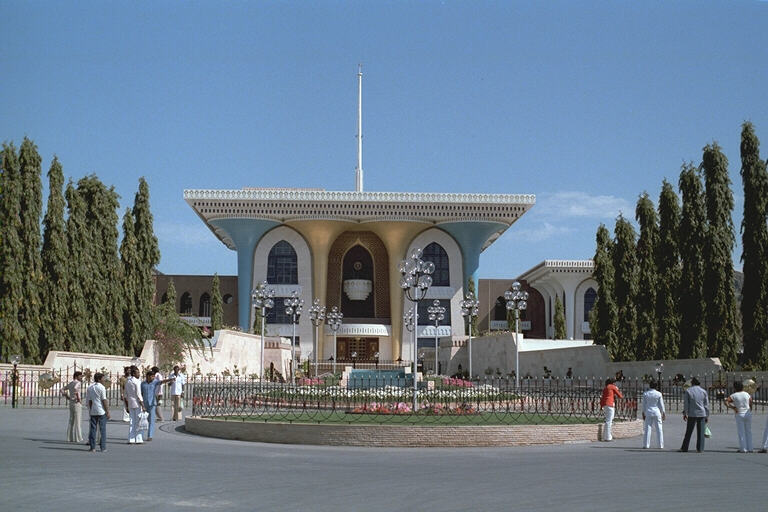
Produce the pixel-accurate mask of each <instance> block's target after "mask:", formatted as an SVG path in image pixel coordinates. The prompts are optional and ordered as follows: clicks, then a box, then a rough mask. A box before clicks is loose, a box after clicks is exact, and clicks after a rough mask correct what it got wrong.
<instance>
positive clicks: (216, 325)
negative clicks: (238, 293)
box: [211, 274, 224, 332]
mask: <svg viewBox="0 0 768 512" xmlns="http://www.w3.org/2000/svg"><path fill="white" fill-rule="evenodd" d="M223 319H224V311H223V310H222V301H221V286H220V284H219V274H213V283H211V331H213V332H215V331H218V330H221V325H222V323H223Z"/></svg>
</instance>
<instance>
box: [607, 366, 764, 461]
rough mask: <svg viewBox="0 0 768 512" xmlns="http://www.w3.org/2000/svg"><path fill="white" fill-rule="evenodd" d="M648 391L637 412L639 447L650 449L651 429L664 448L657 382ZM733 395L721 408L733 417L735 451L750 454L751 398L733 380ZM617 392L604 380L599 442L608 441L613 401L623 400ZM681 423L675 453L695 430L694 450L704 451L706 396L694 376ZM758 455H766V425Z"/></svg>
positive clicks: (662, 412) (661, 402) (661, 401)
mask: <svg viewBox="0 0 768 512" xmlns="http://www.w3.org/2000/svg"><path fill="white" fill-rule="evenodd" d="M648 388H649V389H648V390H647V391H645V392H644V393H643V397H642V400H641V403H640V409H641V411H642V415H643V448H646V449H647V448H650V447H651V434H652V430H653V431H655V432H656V439H657V446H658V448H664V430H663V428H662V422H663V421H664V420H666V418H667V416H666V410H665V408H664V398H663V396H662V394H661V392H659V391H658V389H656V388H657V383H656V381H654V380H651V381H650V382H649V383H648ZM733 390H734V392H733V394H731V395H730V396H728V397H726V398H725V405H726V407H728V408H729V409H732V410H733V411H734V415H735V418H736V432H737V435H738V439H739V450H738V451H739V452H741V453H749V452H752V451H753V450H752V396H751V395H750V394H749V393H747V392H746V391H744V384H743V383H742V382H739V381H736V382H734V383H733ZM623 397H624V396H623V395H622V393H621V391H620V390H619V388H618V387H617V386H616V384H615V380H614V379H607V380H606V381H605V387H604V388H603V394H602V397H601V398H600V406H601V407H602V408H603V413H604V415H605V424H604V427H603V441H612V440H613V436H612V433H611V428H612V426H613V417H614V413H615V403H616V399H618V398H623ZM683 421H685V422H686V425H685V435H684V437H683V444H682V446H681V447H680V449H679V450H678V451H680V452H687V451H688V447H689V446H690V443H691V437H692V436H693V431H694V429H695V430H696V451H697V452H702V451H704V442H705V439H706V438H707V437H708V436H709V434H708V431H709V429H708V426H707V423H708V422H709V394H708V393H707V391H706V390H705V389H704V388H702V387H701V382H699V380H698V379H697V378H696V377H693V378H691V385H690V387H688V389H686V390H685V393H684V394H683ZM759 451H760V453H766V452H768V422H766V426H765V432H764V433H763V443H762V447H761V449H760V450H759Z"/></svg>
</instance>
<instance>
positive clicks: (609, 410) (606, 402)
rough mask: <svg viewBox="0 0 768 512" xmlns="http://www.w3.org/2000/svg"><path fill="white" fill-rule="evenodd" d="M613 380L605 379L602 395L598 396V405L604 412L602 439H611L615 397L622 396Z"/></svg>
mask: <svg viewBox="0 0 768 512" xmlns="http://www.w3.org/2000/svg"><path fill="white" fill-rule="evenodd" d="M614 382H615V381H614V380H613V379H611V378H609V379H606V380H605V388H603V396H602V397H600V407H602V408H603V414H605V425H604V426H603V441H606V442H607V441H613V434H612V432H611V429H612V427H613V416H614V414H615V413H616V398H624V395H622V394H621V391H619V388H617V387H616V385H615V384H614Z"/></svg>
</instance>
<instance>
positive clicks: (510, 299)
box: [504, 281, 528, 389]
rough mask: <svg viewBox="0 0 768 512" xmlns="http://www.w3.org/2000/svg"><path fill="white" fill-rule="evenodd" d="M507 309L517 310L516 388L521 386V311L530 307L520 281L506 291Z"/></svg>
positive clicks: (526, 293)
mask: <svg viewBox="0 0 768 512" xmlns="http://www.w3.org/2000/svg"><path fill="white" fill-rule="evenodd" d="M504 299H505V300H506V301H507V311H514V312H515V389H518V388H519V387H520V312H521V311H525V309H526V308H527V307H528V292H526V291H523V290H522V289H521V287H520V282H519V281H515V282H514V283H512V289H511V290H507V291H506V292H504Z"/></svg>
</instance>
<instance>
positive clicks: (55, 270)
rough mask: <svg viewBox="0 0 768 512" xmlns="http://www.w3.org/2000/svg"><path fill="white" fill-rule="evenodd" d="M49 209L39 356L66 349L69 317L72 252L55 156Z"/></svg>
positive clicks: (43, 256)
mask: <svg viewBox="0 0 768 512" xmlns="http://www.w3.org/2000/svg"><path fill="white" fill-rule="evenodd" d="M48 184H49V185H48V206H47V208H46V210H45V217H44V218H43V251H42V254H41V259H42V266H43V286H42V290H43V292H42V295H43V298H44V300H43V302H42V309H41V313H40V317H41V319H42V329H41V335H40V353H41V355H43V356H45V354H47V353H48V351H49V350H67V349H68V348H69V347H68V345H69V344H68V342H67V337H68V332H67V322H68V320H67V318H68V316H69V296H68V288H69V281H68V278H67V277H68V276H67V272H68V270H69V264H68V261H67V259H68V258H69V251H68V249H67V233H66V229H65V221H64V209H65V207H66V201H65V200H64V191H63V187H64V173H63V172H62V168H61V163H59V160H58V158H56V157H54V158H53V162H52V163H51V168H50V169H49V170H48Z"/></svg>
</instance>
